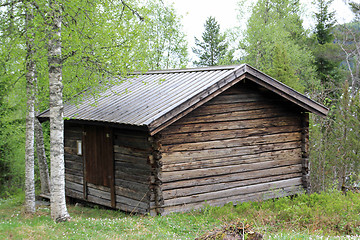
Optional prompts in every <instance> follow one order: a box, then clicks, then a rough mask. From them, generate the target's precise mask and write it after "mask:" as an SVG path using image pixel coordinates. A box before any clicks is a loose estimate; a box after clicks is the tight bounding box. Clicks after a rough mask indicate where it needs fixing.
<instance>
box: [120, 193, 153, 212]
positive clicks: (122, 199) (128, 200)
mask: <svg viewBox="0 0 360 240" xmlns="http://www.w3.org/2000/svg"><path fill="white" fill-rule="evenodd" d="M119 203H120V205H121V204H126V205H128V206H131V207H133V208H142V209H149V206H150V205H149V203H148V202H143V201H140V200H134V199H132V198H127V197H124V196H119V195H116V204H117V205H118V204H119Z"/></svg>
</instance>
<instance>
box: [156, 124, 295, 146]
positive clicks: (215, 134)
mask: <svg viewBox="0 0 360 240" xmlns="http://www.w3.org/2000/svg"><path fill="white" fill-rule="evenodd" d="M299 131H301V127H300V125H299V124H293V125H287V126H280V127H261V128H247V129H235V130H221V131H210V132H191V133H178V134H167V133H166V132H164V133H162V135H161V142H162V144H163V146H167V145H171V144H178V143H191V142H206V141H211V140H221V139H231V138H246V137H249V136H258V135H266V134H269V133H273V134H275V133H285V132H299Z"/></svg>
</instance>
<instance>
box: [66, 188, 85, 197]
mask: <svg viewBox="0 0 360 240" xmlns="http://www.w3.org/2000/svg"><path fill="white" fill-rule="evenodd" d="M65 195H66V196H67V197H72V198H77V199H84V198H83V196H84V195H83V193H82V192H79V191H76V190H73V189H70V188H65Z"/></svg>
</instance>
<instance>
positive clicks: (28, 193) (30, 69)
mask: <svg viewBox="0 0 360 240" xmlns="http://www.w3.org/2000/svg"><path fill="white" fill-rule="evenodd" d="M25 15H26V17H25V18H26V19H25V20H26V22H25V24H26V26H25V31H26V32H25V38H26V49H27V54H26V95H27V111H26V142H25V148H26V149H25V212H27V213H34V212H35V180H34V120H35V109H34V106H35V81H36V80H35V62H34V59H33V57H34V36H33V34H34V27H33V18H34V16H33V10H32V6H31V4H30V3H29V2H27V1H26V2H25Z"/></svg>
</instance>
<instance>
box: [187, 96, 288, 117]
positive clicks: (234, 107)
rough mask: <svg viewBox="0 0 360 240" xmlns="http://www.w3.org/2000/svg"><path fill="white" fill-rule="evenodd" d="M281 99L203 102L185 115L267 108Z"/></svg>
mask: <svg viewBox="0 0 360 240" xmlns="http://www.w3.org/2000/svg"><path fill="white" fill-rule="evenodd" d="M280 103H282V101H276V100H266V101H257V102H246V103H226V104H212V105H209V104H207V103H206V104H204V105H203V106H201V107H199V108H198V109H196V110H194V111H193V112H191V113H189V114H188V115H187V116H195V117H197V116H206V115H209V114H218V113H226V112H239V111H247V110H259V109H268V108H273V107H274V106H277V107H278V108H279V107H280V106H281V105H280Z"/></svg>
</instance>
